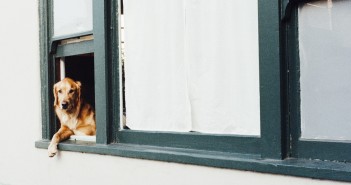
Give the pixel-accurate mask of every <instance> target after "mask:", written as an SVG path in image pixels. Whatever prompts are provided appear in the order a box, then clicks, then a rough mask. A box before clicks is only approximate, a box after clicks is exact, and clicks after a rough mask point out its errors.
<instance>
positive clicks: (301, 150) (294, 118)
mask: <svg viewBox="0 0 351 185" xmlns="http://www.w3.org/2000/svg"><path fill="white" fill-rule="evenodd" d="M308 1H311V0H303V1H301V2H299V3H300V4H303V3H307V2H308ZM300 4H297V5H296V8H295V9H294V11H292V12H291V20H290V23H289V24H290V28H289V30H288V46H287V48H293V49H290V50H289V51H287V52H289V53H288V55H289V56H290V58H289V59H288V62H289V63H290V64H289V65H290V66H291V67H290V81H289V82H288V83H289V84H290V86H289V94H290V97H291V99H290V100H289V101H290V103H289V104H290V106H291V107H290V110H291V111H290V113H291V116H290V119H291V121H290V122H291V123H290V124H291V130H290V133H291V136H292V151H291V156H292V157H295V158H305V159H318V160H330V161H333V160H336V161H345V162H351V155H349V154H350V153H351V141H343V140H340V141H335V140H326V139H318V140H317V139H304V138H301V109H300V106H301V104H300V103H301V96H300V92H301V89H300V56H299V50H298V47H299V38H298V34H299V32H298V8H297V7H298V5H300Z"/></svg>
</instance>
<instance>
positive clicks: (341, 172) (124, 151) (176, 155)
mask: <svg viewBox="0 0 351 185" xmlns="http://www.w3.org/2000/svg"><path fill="white" fill-rule="evenodd" d="M48 145H49V141H47V140H44V141H37V142H36V143H35V146H36V147H37V148H43V149H47V147H48ZM58 148H59V150H60V151H74V152H83V153H95V154H102V155H113V156H121V157H130V158H138V159H148V160H157V161H166V162H176V163H184V164H193V165H202V166H211V167H219V168H229V169H238V170H245V171H248V170H249V171H255V172H262V173H273V174H281V175H292V176H298V177H308V178H318V179H327V180H337V181H347V182H351V165H350V164H349V163H339V162H331V161H320V160H303V159H293V158H291V159H286V160H272V159H262V158H260V157H259V156H258V155H243V154H233V153H225V152H208V151H203V150H193V149H179V148H166V147H155V146H145V145H135V144H111V145H99V144H95V143H92V142H82V141H68V142H64V143H60V144H59V146H58ZM63 155H64V154H63Z"/></svg>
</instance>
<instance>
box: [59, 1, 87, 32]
mask: <svg viewBox="0 0 351 185" xmlns="http://www.w3.org/2000/svg"><path fill="white" fill-rule="evenodd" d="M92 30H93V9H92V0H73V1H72V0H54V36H55V37H57V36H64V35H71V34H76V33H81V32H87V31H92Z"/></svg>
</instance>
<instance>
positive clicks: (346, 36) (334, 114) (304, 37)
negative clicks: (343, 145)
mask: <svg viewBox="0 0 351 185" xmlns="http://www.w3.org/2000/svg"><path fill="white" fill-rule="evenodd" d="M350 10H351V1H343V0H338V1H336V0H334V1H332V0H323V1H313V2H311V3H307V4H304V5H302V6H300V8H299V48H300V70H301V71H300V73H301V74H300V75H301V77H300V85H301V127H302V130H301V132H302V137H303V138H309V139H331V140H350V139H351V134H350V130H351V113H350V111H351V80H350V79H351V62H350V58H351V52H350V51H351V34H350V32H349V30H350V29H351V11H350Z"/></svg>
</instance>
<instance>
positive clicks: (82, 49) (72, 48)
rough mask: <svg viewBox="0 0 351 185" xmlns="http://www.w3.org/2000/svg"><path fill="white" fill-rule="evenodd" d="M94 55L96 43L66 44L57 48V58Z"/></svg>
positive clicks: (91, 41) (90, 41)
mask: <svg viewBox="0 0 351 185" xmlns="http://www.w3.org/2000/svg"><path fill="white" fill-rule="evenodd" d="M87 53H94V41H93V40H89V41H82V42H78V43H72V44H65V45H59V46H57V51H56V54H55V57H66V56H73V55H81V54H87Z"/></svg>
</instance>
